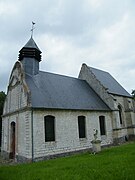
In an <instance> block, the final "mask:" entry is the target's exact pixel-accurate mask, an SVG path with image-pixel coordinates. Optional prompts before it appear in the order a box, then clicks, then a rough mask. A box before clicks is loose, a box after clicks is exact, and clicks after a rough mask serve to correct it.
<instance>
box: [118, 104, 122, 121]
mask: <svg viewBox="0 0 135 180" xmlns="http://www.w3.org/2000/svg"><path fill="white" fill-rule="evenodd" d="M118 109H119V119H120V124H122V108H121V106H120V105H118Z"/></svg>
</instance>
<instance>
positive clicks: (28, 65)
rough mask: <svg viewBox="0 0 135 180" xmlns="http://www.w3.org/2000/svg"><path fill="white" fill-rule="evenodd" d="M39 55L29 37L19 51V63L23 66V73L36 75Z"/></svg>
mask: <svg viewBox="0 0 135 180" xmlns="http://www.w3.org/2000/svg"><path fill="white" fill-rule="evenodd" d="M41 53H42V52H41V51H40V49H39V48H38V46H37V45H36V43H35V41H34V40H33V38H32V36H31V38H30V39H29V41H28V42H27V43H26V45H25V46H24V47H23V48H22V49H21V50H20V51H19V61H21V63H22V64H23V67H24V71H25V73H27V74H30V75H36V74H38V72H39V62H40V61H41Z"/></svg>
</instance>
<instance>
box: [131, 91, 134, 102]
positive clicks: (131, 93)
mask: <svg viewBox="0 0 135 180" xmlns="http://www.w3.org/2000/svg"><path fill="white" fill-rule="evenodd" d="M131 94H132V96H133V99H134V100H135V90H132V93H131Z"/></svg>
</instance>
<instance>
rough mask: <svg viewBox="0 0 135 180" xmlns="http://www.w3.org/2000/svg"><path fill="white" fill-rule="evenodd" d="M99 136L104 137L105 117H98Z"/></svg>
mask: <svg viewBox="0 0 135 180" xmlns="http://www.w3.org/2000/svg"><path fill="white" fill-rule="evenodd" d="M99 124H100V134H101V135H106V128H105V116H99Z"/></svg>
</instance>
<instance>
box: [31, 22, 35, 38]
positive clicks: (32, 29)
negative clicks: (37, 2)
mask: <svg viewBox="0 0 135 180" xmlns="http://www.w3.org/2000/svg"><path fill="white" fill-rule="evenodd" d="M35 24H36V23H34V22H33V21H32V28H31V37H33V31H34V29H35V27H34V25H35Z"/></svg>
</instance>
